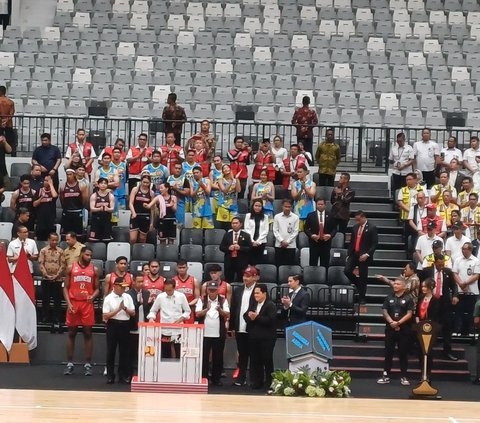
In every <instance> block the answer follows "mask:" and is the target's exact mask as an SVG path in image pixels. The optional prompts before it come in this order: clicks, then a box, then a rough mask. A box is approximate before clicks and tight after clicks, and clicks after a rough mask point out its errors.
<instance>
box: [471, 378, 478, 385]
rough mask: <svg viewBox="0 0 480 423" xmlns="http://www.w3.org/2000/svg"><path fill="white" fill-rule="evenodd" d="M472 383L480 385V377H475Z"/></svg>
mask: <svg viewBox="0 0 480 423" xmlns="http://www.w3.org/2000/svg"><path fill="white" fill-rule="evenodd" d="M472 383H473V384H474V385H480V377H477V378H476V379H473V381H472Z"/></svg>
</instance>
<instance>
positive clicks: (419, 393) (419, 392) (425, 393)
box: [412, 320, 442, 399]
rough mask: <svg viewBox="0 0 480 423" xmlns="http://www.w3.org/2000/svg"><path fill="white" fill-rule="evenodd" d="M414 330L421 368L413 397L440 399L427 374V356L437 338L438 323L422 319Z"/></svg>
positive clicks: (413, 390)
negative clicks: (419, 347) (419, 351)
mask: <svg viewBox="0 0 480 423" xmlns="http://www.w3.org/2000/svg"><path fill="white" fill-rule="evenodd" d="M416 331H417V338H418V341H419V342H420V346H421V347H422V353H423V370H422V380H421V382H420V385H418V386H417V387H416V388H413V389H412V394H413V398H418V399H441V398H442V397H441V396H438V395H437V394H438V389H435V388H433V387H432V386H431V385H430V382H429V381H428V374H427V366H428V356H429V354H430V353H431V352H432V348H433V344H434V343H435V339H436V338H437V333H438V324H437V323H436V322H433V321H431V320H423V321H421V322H418V324H417V327H416Z"/></svg>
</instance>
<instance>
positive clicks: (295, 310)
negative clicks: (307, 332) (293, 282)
mask: <svg viewBox="0 0 480 423" xmlns="http://www.w3.org/2000/svg"><path fill="white" fill-rule="evenodd" d="M288 296H289V297H290V299H291V298H292V296H293V291H292V292H289V293H288ZM309 305H310V294H309V293H308V292H307V291H306V290H305V289H304V288H303V287H302V288H300V291H298V293H297V295H295V298H294V299H293V301H292V306H291V307H290V308H289V309H287V310H285V309H284V308H283V307H282V317H283V318H284V319H286V321H287V326H291V325H296V324H298V323H302V322H306V321H307V311H308V306H309ZM289 312H290V313H289Z"/></svg>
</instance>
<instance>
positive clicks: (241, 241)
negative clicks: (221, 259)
mask: <svg viewBox="0 0 480 423" xmlns="http://www.w3.org/2000/svg"><path fill="white" fill-rule="evenodd" d="M237 243H238V245H239V246H240V250H238V252H237V259H238V260H240V261H244V262H245V264H248V257H249V254H250V249H251V248H252V239H251V238H250V234H249V233H248V232H246V231H244V230H243V229H242V230H240V232H239V234H238V240H237ZM232 244H233V230H230V231H228V232H227V233H226V234H225V235H223V238H222V242H221V243H220V251H223V252H224V253H225V266H227V265H228V263H230V261H231V260H232V252H231V251H230V250H229V249H228V247H230V245H232Z"/></svg>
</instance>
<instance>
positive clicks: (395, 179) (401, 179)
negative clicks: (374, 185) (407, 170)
mask: <svg viewBox="0 0 480 423" xmlns="http://www.w3.org/2000/svg"><path fill="white" fill-rule="evenodd" d="M405 179H406V175H396V174H395V173H392V184H391V192H392V197H393V196H394V195H395V191H396V190H397V189H400V188H402V187H404V186H405V185H406V182H405ZM394 200H395V201H396V200H397V199H396V198H394Z"/></svg>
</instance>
